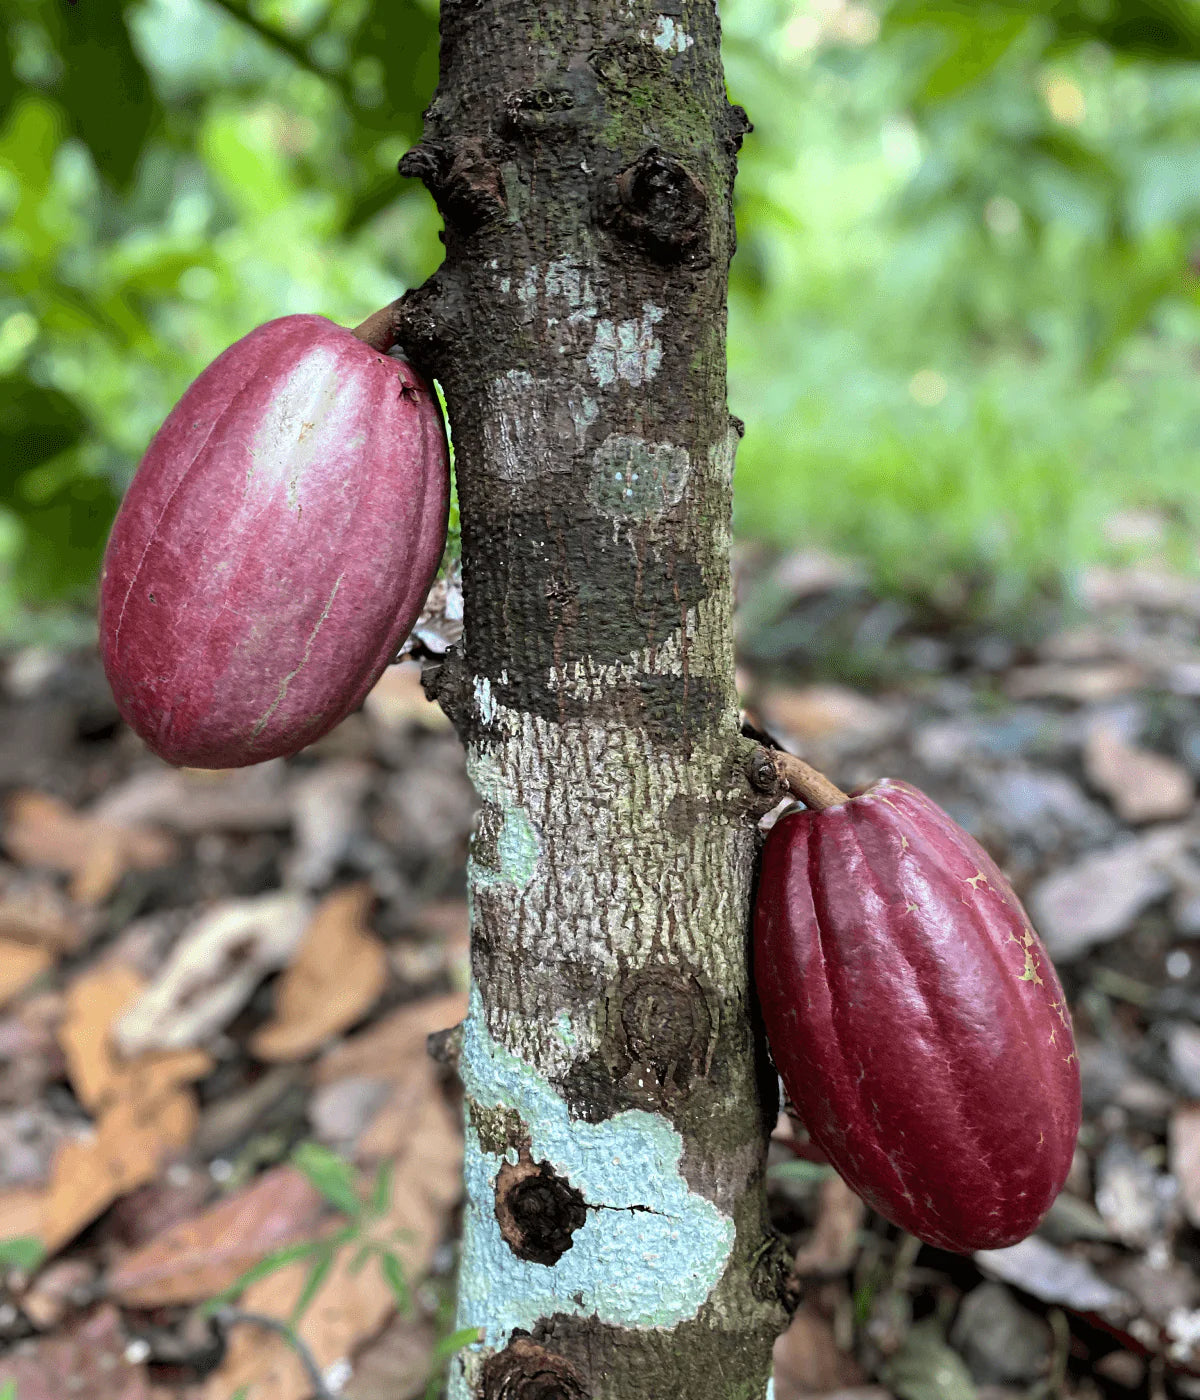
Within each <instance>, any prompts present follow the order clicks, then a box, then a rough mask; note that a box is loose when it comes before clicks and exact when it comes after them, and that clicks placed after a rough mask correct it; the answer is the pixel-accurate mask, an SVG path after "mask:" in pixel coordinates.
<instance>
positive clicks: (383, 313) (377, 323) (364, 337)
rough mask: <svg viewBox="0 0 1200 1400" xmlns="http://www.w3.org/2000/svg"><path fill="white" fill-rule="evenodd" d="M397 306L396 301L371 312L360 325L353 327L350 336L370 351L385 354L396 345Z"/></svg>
mask: <svg viewBox="0 0 1200 1400" xmlns="http://www.w3.org/2000/svg"><path fill="white" fill-rule="evenodd" d="M399 305H400V303H399V302H398V301H393V302H390V303H389V304H388V305H387V306H384V307H381V308H380V309H379V310H378V311H372V312H371V314H370V315H369V316H368V317H367V319H366V320H365V321H364V322H363V323H362V324H361V325H359V326H355V327H354V330H353V332H352V334H354V335H356V336H357V337H358V339H359V340H361V341H364V342H365V343H366V344H367V345H369V346H370V347H371V349H372V350H379V351H381V352H382V353H384V354H386V353H387V352H388V351H389V350H390V349H391V348H392V346H393V345H395V343H396V310H397V308H398V307H399Z"/></svg>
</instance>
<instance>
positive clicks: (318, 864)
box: [286, 759, 374, 889]
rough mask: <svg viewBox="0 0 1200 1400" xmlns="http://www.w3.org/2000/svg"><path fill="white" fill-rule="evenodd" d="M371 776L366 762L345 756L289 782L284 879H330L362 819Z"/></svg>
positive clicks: (315, 882)
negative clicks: (288, 846)
mask: <svg viewBox="0 0 1200 1400" xmlns="http://www.w3.org/2000/svg"><path fill="white" fill-rule="evenodd" d="M373 778H374V769H373V768H372V766H371V765H370V764H368V763H360V762H356V761H355V760H353V759H345V760H342V761H340V762H339V761H336V760H335V761H330V762H328V763H322V764H320V765H318V767H316V768H314V769H313V770H312V772H311V773H309V774H307V775H306V776H304V777H302V778H299V779H297V781H296V782H294V783H293V784H292V792H291V810H292V828H293V849H292V852H291V854H290V855H289V856H288V859H287V863H286V883H287V884H289V885H302V886H303V887H304V888H305V889H320V888H321V887H322V886H324V885H327V884H328V883H329V881H330V880H331V879H332V878H333V874H334V871H335V870H336V869H337V867H338V865H339V864H340V863H341V860H342V858H343V857H344V856H345V854H346V852H347V851H348V850H349V848H350V846H351V843H352V842H353V841H354V838H355V836H356V835H357V833H358V831H359V828H360V826H361V824H362V805H363V801H364V799H365V798H366V795H367V793H368V792H369V791H370V788H371V782H372V779H373Z"/></svg>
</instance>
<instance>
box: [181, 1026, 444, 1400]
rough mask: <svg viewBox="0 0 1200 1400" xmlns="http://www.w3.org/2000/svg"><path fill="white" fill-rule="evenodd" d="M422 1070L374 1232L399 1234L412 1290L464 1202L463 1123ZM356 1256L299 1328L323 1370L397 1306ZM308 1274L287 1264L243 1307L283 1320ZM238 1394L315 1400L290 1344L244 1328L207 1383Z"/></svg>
mask: <svg viewBox="0 0 1200 1400" xmlns="http://www.w3.org/2000/svg"><path fill="white" fill-rule="evenodd" d="M360 1038H361V1037H360ZM422 1069H423V1071H424V1075H425V1084H424V1087H423V1091H422V1092H420V1093H418V1094H416V1095H415V1096H414V1098H413V1102H412V1107H411V1112H410V1114H409V1118H408V1130H407V1133H406V1135H405V1140H404V1145H403V1147H402V1149H401V1150H400V1152H398V1153H397V1155H396V1157H395V1158H394V1159H393V1161H392V1167H393V1190H392V1202H391V1206H390V1208H389V1210H388V1211H387V1213H386V1215H385V1216H384V1217H383V1219H382V1220H381V1221H380V1222H378V1224H377V1225H376V1226H374V1227H373V1233H374V1234H375V1235H376V1237H377V1238H379V1239H384V1238H388V1237H391V1236H392V1235H394V1234H395V1232H397V1231H399V1232H401V1234H400V1235H399V1239H398V1242H397V1243H396V1245H395V1251H396V1253H397V1254H398V1256H399V1257H400V1259H401V1261H402V1264H403V1269H404V1277H405V1279H406V1280H407V1281H408V1282H409V1284H410V1286H411V1285H414V1284H415V1283H416V1282H417V1281H419V1280H420V1278H421V1277H422V1276H423V1275H424V1274H425V1273H426V1272H427V1271H428V1269H429V1265H430V1262H431V1260H432V1258H433V1252H434V1250H435V1248H436V1247H437V1244H438V1242H439V1240H440V1239H441V1236H442V1233H443V1231H444V1229H445V1225H446V1220H447V1217H448V1215H449V1212H450V1210H451V1208H452V1207H453V1206H454V1205H455V1203H456V1202H457V1200H458V1196H459V1192H460V1172H461V1168H462V1135H461V1132H460V1130H459V1125H458V1119H457V1116H456V1115H455V1114H453V1113H452V1112H451V1111H450V1108H449V1106H448V1105H447V1104H446V1102H445V1100H444V1099H443V1097H442V1094H441V1091H440V1088H439V1086H438V1082H437V1075H436V1072H435V1068H434V1066H433V1065H432V1063H430V1062H429V1061H425V1062H424V1063H423V1065H422ZM413 1072H414V1073H416V1072H417V1071H416V1069H415V1067H414V1070H413ZM353 1254H354V1251H353V1249H349V1250H344V1251H342V1253H341V1254H340V1255H339V1256H338V1259H337V1262H336V1263H335V1264H334V1267H333V1268H332V1270H331V1271H330V1273H329V1276H328V1278H327V1279H326V1280H325V1282H324V1284H323V1285H322V1286H321V1288H320V1289H319V1291H318V1292H317V1295H316V1297H315V1298H314V1300H313V1302H312V1303H311V1305H310V1306H309V1309H308V1311H307V1312H306V1313H305V1315H304V1318H303V1320H302V1321H301V1323H300V1327H299V1331H300V1335H301V1336H302V1337H303V1339H304V1341H305V1343H306V1344H307V1345H308V1346H309V1348H310V1349H311V1351H312V1353H313V1355H314V1356H315V1357H316V1360H317V1363H318V1365H319V1366H320V1367H321V1368H322V1369H323V1370H324V1369H326V1368H328V1367H329V1366H331V1365H333V1364H334V1363H335V1362H338V1361H341V1360H344V1359H347V1358H349V1357H351V1356H353V1354H354V1352H355V1351H356V1350H357V1348H358V1347H359V1346H361V1345H362V1343H363V1342H365V1341H367V1340H368V1339H369V1338H371V1337H373V1336H375V1335H376V1333H378V1332H379V1330H380V1329H381V1328H382V1327H383V1326H384V1324H385V1323H386V1321H387V1319H388V1318H389V1316H391V1314H392V1312H393V1311H394V1309H395V1298H394V1296H393V1294H392V1292H391V1289H390V1288H389V1287H388V1285H387V1283H386V1281H385V1280H384V1278H383V1277H382V1275H381V1273H380V1270H379V1266H378V1264H377V1262H376V1261H375V1260H371V1261H369V1262H368V1263H367V1264H365V1265H364V1266H363V1267H362V1268H361V1269H359V1270H358V1271H357V1272H355V1271H354V1270H353V1268H352V1263H353ZM306 1273H307V1271H306V1269H305V1268H304V1267H303V1265H289V1266H288V1267H287V1268H286V1269H281V1270H279V1271H278V1272H276V1273H273V1274H271V1275H270V1276H268V1277H267V1278H264V1279H262V1280H260V1281H259V1282H258V1283H255V1284H252V1285H251V1287H250V1288H248V1289H247V1290H246V1293H245V1294H244V1295H243V1298H242V1301H241V1306H242V1307H243V1308H245V1309H246V1310H247V1311H251V1312H260V1313H261V1312H265V1313H268V1314H270V1315H272V1316H274V1317H279V1318H286V1317H287V1316H288V1315H289V1313H290V1312H291V1309H292V1308H293V1306H294V1305H295V1302H296V1299H297V1297H298V1296H299V1293H300V1290H301V1288H302V1287H303V1284H304V1279H305V1277H306ZM242 1386H245V1387H246V1388H247V1390H246V1397H245V1400H306V1398H307V1397H308V1396H310V1395H311V1394H312V1390H311V1387H310V1386H309V1383H308V1380H307V1378H306V1377H305V1375H304V1373H303V1371H302V1369H301V1367H300V1365H299V1363H298V1362H297V1360H296V1358H295V1356H294V1355H293V1353H292V1352H291V1351H290V1350H289V1349H288V1347H287V1344H286V1343H285V1342H283V1341H281V1340H280V1339H279V1338H278V1337H275V1336H271V1335H266V1334H263V1333H261V1332H256V1331H255V1330H254V1329H252V1328H247V1327H239V1328H237V1329H236V1330H235V1331H234V1332H233V1334H232V1335H231V1337H230V1343H229V1350H228V1352H227V1353H226V1357H225V1361H224V1362H223V1364H222V1365H221V1367H220V1368H219V1370H218V1371H217V1372H216V1373H215V1374H214V1375H213V1376H212V1377H211V1378H210V1379H209V1381H208V1384H207V1385H206V1387H205V1389H204V1391H203V1400H232V1398H233V1397H234V1396H235V1395H236V1394H237V1392H238V1390H239V1389H240V1388H241V1387H242Z"/></svg>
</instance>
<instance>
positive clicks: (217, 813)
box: [91, 759, 291, 834]
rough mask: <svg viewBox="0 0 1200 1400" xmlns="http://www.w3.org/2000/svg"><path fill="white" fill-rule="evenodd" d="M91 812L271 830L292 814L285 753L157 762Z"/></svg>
mask: <svg viewBox="0 0 1200 1400" xmlns="http://www.w3.org/2000/svg"><path fill="white" fill-rule="evenodd" d="M91 815H92V816H94V817H98V818H100V819H101V820H103V821H106V822H114V823H116V824H117V825H118V826H138V825H143V824H147V823H148V824H150V825H152V826H165V827H169V828H170V829H171V830H172V831H179V832H184V833H188V834H195V833H202V832H207V831H273V830H279V829H281V828H283V827H286V826H287V825H288V823H289V822H290V820H291V811H290V807H289V803H288V792H287V769H286V767H285V766H284V763H283V760H282V759H274V760H271V761H269V762H267V763H256V764H254V765H253V766H252V767H250V768H222V769H217V770H215V771H210V770H207V769H203V770H202V769H197V768H183V769H175V768H154V769H149V770H147V771H144V772H141V773H135V774H134V775H133V777H131V778H129V779H128V780H127V781H126V782H124V783H121V784H120V785H119V786H117V787H114V788H110V789H109V790H108V792H106V793H105V794H104V796H103V797H101V798H100V799H99V801H98V802H97V803H96V805H95V806H94V807H93V808H92V812H91Z"/></svg>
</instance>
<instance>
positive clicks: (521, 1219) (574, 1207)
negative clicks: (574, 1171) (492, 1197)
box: [496, 1149, 587, 1265]
mask: <svg viewBox="0 0 1200 1400" xmlns="http://www.w3.org/2000/svg"><path fill="white" fill-rule="evenodd" d="M496 1220H497V1222H498V1223H499V1225H500V1233H501V1235H502V1236H503V1237H504V1239H505V1241H506V1243H507V1244H508V1247H509V1248H510V1249H511V1250H512V1252H513V1253H514V1254H515V1255H516V1256H517V1258H518V1259H528V1260H529V1261H530V1263H533V1264H546V1265H550V1264H557V1263H558V1261H559V1260H560V1259H561V1258H562V1256H563V1255H564V1254H565V1253H566V1252H567V1250H568V1249H570V1248H571V1245H572V1244H573V1243H574V1241H573V1240H572V1236H573V1235H574V1233H575V1231H576V1230H578V1229H579V1228H580V1227H581V1226H583V1225H584V1224H585V1223H586V1222H587V1205H586V1203H585V1202H584V1199H583V1195H582V1193H581V1192H580V1191H578V1190H577V1189H576V1188H575V1187H574V1186H572V1185H571V1183H570V1182H569V1181H568V1180H567V1179H566V1178H565V1177H562V1176H559V1175H558V1173H557V1172H556V1171H555V1170H554V1168H553V1167H552V1166H551V1165H550V1163H549V1162H535V1161H534V1160H533V1159H532V1158H531V1157H530V1155H529V1153H528V1151H527V1150H525V1149H522V1151H521V1154H520V1157H519V1158H518V1160H517V1162H516V1163H515V1164H514V1163H512V1162H505V1163H504V1165H503V1166H502V1167H501V1168H500V1170H499V1172H498V1173H497V1175H496Z"/></svg>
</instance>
